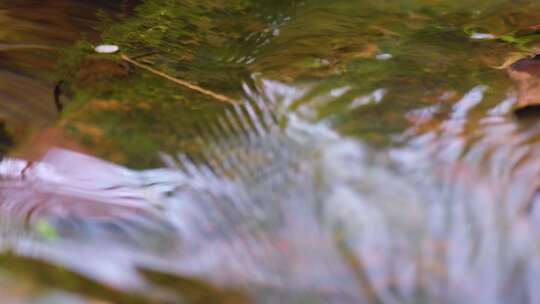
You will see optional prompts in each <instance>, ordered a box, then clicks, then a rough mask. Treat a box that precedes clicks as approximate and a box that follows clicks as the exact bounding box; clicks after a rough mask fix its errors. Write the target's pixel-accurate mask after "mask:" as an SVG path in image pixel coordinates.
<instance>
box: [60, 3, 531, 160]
mask: <svg viewBox="0 0 540 304" xmlns="http://www.w3.org/2000/svg"><path fill="white" fill-rule="evenodd" d="M538 7H539V5H538V4H536V3H534V2H526V3H524V4H523V5H519V6H513V5H509V4H508V3H507V2H506V1H476V2H475V4H471V3H469V2H463V1H453V2H452V1H443V2H437V4H435V3H433V1H428V0H425V1H402V2H400V4H399V5H397V4H396V3H382V2H381V3H378V2H377V3H374V2H366V1H337V2H336V1H333V2H331V3H330V2H327V1H306V2H300V1H298V2H296V1H291V2H286V1H283V2H280V1H278V2H271V1H247V0H237V1H182V2H181V3H179V2H176V1H165V0H151V1H150V0H149V1H145V2H144V3H143V4H141V5H140V6H139V7H137V8H136V11H135V14H134V15H133V16H132V17H128V18H126V19H124V20H121V21H119V22H118V21H117V22H109V23H108V24H109V27H107V28H106V29H104V32H103V34H102V38H103V41H102V42H103V43H110V44H117V45H119V46H120V47H121V52H123V53H125V54H127V55H129V56H132V57H137V56H139V55H141V54H143V55H145V56H141V57H140V58H137V60H139V61H140V62H141V63H143V64H146V65H149V66H151V67H153V68H154V69H157V70H160V71H163V72H164V73H167V74H169V75H171V76H173V77H176V78H179V79H183V80H187V81H190V82H192V83H194V84H197V85H199V86H201V87H204V88H206V89H209V90H212V91H215V92H218V93H220V94H225V95H227V96H230V97H232V98H235V99H238V100H240V99H242V98H243V90H242V85H247V86H249V87H255V86H256V83H255V82H256V80H254V77H253V75H259V76H257V78H259V79H261V78H264V79H273V80H277V81H280V82H284V83H288V84H291V85H299V84H310V85H311V86H314V89H312V90H311V91H310V93H308V94H307V95H306V96H305V97H304V98H302V99H301V100H299V101H297V102H296V103H295V107H300V106H301V105H305V104H310V103H312V101H313V100H314V98H315V97H317V96H321V95H325V94H326V95H327V94H329V93H330V92H331V91H332V90H334V89H336V88H339V87H347V88H348V92H347V93H346V94H344V95H342V96H339V97H337V98H334V100H332V101H331V102H329V103H325V104H324V105H322V106H318V107H317V112H318V114H317V116H318V119H326V118H330V119H331V121H332V124H334V125H335V128H336V129H338V130H339V131H340V132H342V133H344V134H347V135H351V136H355V137H359V138H362V139H364V140H367V141H368V142H371V143H373V144H377V145H389V144H392V135H394V134H399V133H400V132H402V131H403V130H404V129H405V128H407V126H408V124H409V122H408V121H407V119H406V118H405V113H407V112H408V111H411V110H414V109H417V108H421V107H424V106H431V105H433V104H434V103H441V102H442V101H440V100H438V96H441V95H442V94H443V93H444V92H455V94H456V96H458V97H459V96H460V95H462V94H464V93H465V92H466V91H468V90H470V89H471V88H472V87H474V86H476V85H479V84H483V85H487V86H489V87H490V93H489V94H488V96H487V100H486V102H484V103H483V105H482V106H481V109H482V110H485V109H486V108H488V107H491V106H493V105H494V104H495V103H496V102H497V101H499V100H501V98H502V97H503V96H504V95H505V94H506V92H507V90H508V88H509V87H511V83H510V82H509V80H508V79H507V76H506V74H505V73H504V71H500V70H496V69H494V68H493V67H494V66H498V65H501V64H502V63H503V62H504V60H505V58H506V56H508V54H509V53H511V52H513V51H516V50H517V49H520V48H521V47H522V46H523V45H530V44H533V42H534V41H535V39H536V38H534V37H536V36H535V34H531V35H528V36H527V38H524V37H523V38H519V37H518V38H516V37H517V36H512V35H511V33H517V32H519V30H520V29H524V28H527V27H528V26H531V25H533V24H534V23H535V21H536V20H540V14H536V13H535V12H537V11H538V10H535V9H536V8H538ZM535 14H536V15H535ZM537 15H539V16H537ZM404 20H405V21H406V22H405V21H404ZM477 31H485V32H486V33H491V34H494V35H497V36H498V37H499V39H496V40H493V41H476V40H474V39H471V37H470V35H471V33H473V32H477ZM525 39H526V40H525ZM91 53H92V46H91V45H89V44H88V43H80V44H78V45H77V46H76V47H74V48H73V49H71V50H70V51H69V52H68V53H67V54H68V55H66V56H65V58H64V60H62V61H61V63H60V68H59V71H60V72H59V75H60V78H61V79H62V80H65V81H66V82H67V83H69V84H70V85H67V86H66V87H69V88H68V89H66V91H70V90H71V91H72V99H73V101H72V103H71V104H70V105H68V107H67V109H66V111H65V113H63V115H62V120H61V125H62V126H64V127H65V128H66V130H67V131H68V133H70V134H71V135H72V136H74V137H75V138H79V139H81V141H82V142H83V143H85V144H86V145H87V146H91V147H93V149H94V150H96V153H97V154H98V155H99V156H101V157H105V158H108V159H112V160H114V161H117V162H120V163H123V164H127V165H128V166H130V167H136V168H145V167H150V166H154V165H157V164H158V163H159V160H158V159H157V157H156V155H157V152H158V151H163V152H169V153H173V154H174V153H177V152H179V151H186V150H188V151H189V149H190V148H191V145H190V144H189V143H190V139H192V138H194V137H195V136H196V133H197V130H198V129H197V128H199V127H200V126H201V125H204V124H205V123H206V122H207V121H212V120H214V119H215V118H216V117H218V116H219V115H220V114H222V113H223V111H224V110H225V109H226V106H223V105H221V104H218V103H215V101H213V100H211V99H209V98H207V97H205V96H201V95H200V94H198V93H195V92H191V91H189V90H187V89H185V88H182V87H179V86H178V85H176V84H174V83H171V82H170V81H167V80H165V79H162V78H160V77H158V76H156V75H152V74H149V73H147V72H146V71H143V70H140V69H137V68H134V67H132V70H131V71H130V73H129V76H127V77H123V78H121V79H120V78H118V79H114V78H113V79H111V78H106V79H104V81H102V82H101V84H100V82H99V81H98V82H97V83H87V84H85V85H80V84H75V85H73V84H74V79H76V75H77V73H78V72H80V71H79V70H80V68H81V65H82V62H84V60H85V58H87V57H88V56H96V55H92V54H91ZM381 54H388V55H390V58H388V59H385V60H381V59H378V57H377V56H379V55H381ZM98 56H102V55H98ZM103 56H105V55H103ZM106 56H109V57H111V56H110V55H106ZM115 56H116V57H115ZM111 60H119V59H118V55H113V56H112V59H111ZM97 79H99V77H97ZM378 89H384V90H386V92H387V94H386V95H385V97H384V102H382V103H380V104H370V105H366V106H361V107H358V108H354V109H351V107H350V105H351V104H352V103H354V101H355V100H357V99H358V98H359V97H361V96H365V95H369V94H371V93H372V92H374V91H375V90H378ZM456 98H457V97H456ZM96 100H98V101H100V102H98V103H97V104H98V106H95V105H96V103H95V101H96ZM103 101H111V104H112V105H118V106H116V107H115V106H111V107H106V106H104V105H103V104H104V103H103ZM453 101H456V100H455V99H454V100H453ZM451 102H452V101H451ZM442 103H443V108H444V107H447V108H448V107H449V105H448V104H445V103H444V102H442ZM141 105H142V106H141ZM482 107H483V108H482ZM89 126H92V127H91V128H89Z"/></svg>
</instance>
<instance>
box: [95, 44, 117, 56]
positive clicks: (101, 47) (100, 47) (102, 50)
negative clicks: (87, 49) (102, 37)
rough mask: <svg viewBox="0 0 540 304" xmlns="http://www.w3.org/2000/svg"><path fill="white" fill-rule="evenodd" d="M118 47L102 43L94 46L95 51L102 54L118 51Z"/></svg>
mask: <svg viewBox="0 0 540 304" xmlns="http://www.w3.org/2000/svg"><path fill="white" fill-rule="evenodd" d="M119 49H120V47H118V45H114V44H102V45H98V46H96V48H95V50H96V52H97V53H102V54H112V53H116V52H118V50H119Z"/></svg>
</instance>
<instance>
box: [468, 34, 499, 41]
mask: <svg viewBox="0 0 540 304" xmlns="http://www.w3.org/2000/svg"><path fill="white" fill-rule="evenodd" d="M471 39H474V40H493V39H497V36H495V35H493V34H489V33H473V34H472V35H471Z"/></svg>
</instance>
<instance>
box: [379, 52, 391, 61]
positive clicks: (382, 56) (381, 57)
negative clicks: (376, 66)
mask: <svg viewBox="0 0 540 304" xmlns="http://www.w3.org/2000/svg"><path fill="white" fill-rule="evenodd" d="M392 57H393V56H392V54H388V53H383V54H378V55H377V56H375V58H377V59H378V60H388V59H392Z"/></svg>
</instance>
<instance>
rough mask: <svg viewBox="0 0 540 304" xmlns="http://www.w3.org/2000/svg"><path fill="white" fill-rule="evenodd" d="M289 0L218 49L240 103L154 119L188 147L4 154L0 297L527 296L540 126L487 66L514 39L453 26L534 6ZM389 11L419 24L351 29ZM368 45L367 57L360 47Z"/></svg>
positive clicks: (442, 299) (512, 25) (512, 299)
mask: <svg viewBox="0 0 540 304" xmlns="http://www.w3.org/2000/svg"><path fill="white" fill-rule="evenodd" d="M209 3H211V2H209ZM209 3H207V4H208V5H209ZM188 4H190V2H186V7H187V8H190V6H189V5H188ZM303 5H304V7H302V5H299V6H293V8H294V9H292V11H291V10H289V9H290V7H287V6H285V8H286V9H284V8H283V7H279V6H278V7H272V6H269V7H266V9H267V10H266V11H264V12H265V13H267V12H271V16H273V17H272V18H270V17H269V18H268V19H269V20H271V22H270V24H271V25H272V26H274V27H276V28H275V30H277V29H279V31H278V32H272V35H273V36H275V38H273V39H269V40H268V42H264V43H262V44H259V43H255V46H254V49H250V48H246V49H240V50H236V49H233V51H234V52H232V54H233V56H237V54H238V52H240V53H246V52H247V53H251V54H253V53H255V55H252V56H254V60H247V61H245V62H244V61H240V63H241V65H244V64H245V65H246V69H248V70H249V71H250V72H251V74H250V75H251V76H249V77H248V78H240V79H237V78H234V77H231V79H232V80H234V81H239V82H238V83H237V86H238V87H240V88H241V89H238V91H239V92H237V94H238V95H239V96H243V97H242V98H239V99H241V100H243V101H244V104H243V106H239V107H237V108H231V109H226V110H223V111H221V112H220V113H217V114H215V116H213V117H211V118H208V117H204V119H203V118H201V119H200V121H199V125H198V126H196V127H197V129H196V132H193V133H194V134H195V136H194V137H193V138H191V137H188V138H185V137H183V136H182V133H181V132H180V131H169V133H168V134H167V135H168V137H166V138H171V137H172V138H174V139H176V141H179V142H184V141H187V142H189V145H190V146H191V148H190V149H186V151H183V150H182V149H178V150H176V151H172V152H171V150H170V147H169V146H167V145H168V142H166V141H161V142H160V144H157V148H156V149H155V150H156V154H158V153H157V152H161V153H160V154H159V157H160V158H161V165H160V166H157V169H156V167H154V168H153V169H147V170H131V169H127V168H126V167H124V166H121V165H115V164H112V163H108V162H105V161H103V160H100V159H98V158H95V157H90V156H86V155H83V154H78V153H76V152H72V151H68V150H61V149H52V150H50V151H49V153H48V154H47V155H46V156H45V157H44V158H43V160H41V161H39V162H34V163H32V164H29V163H27V162H26V161H24V160H20V159H16V158H14V157H7V158H5V159H4V161H3V162H2V163H1V166H0V171H1V173H2V176H3V179H2V181H1V186H0V187H2V191H1V193H2V204H1V206H2V210H3V212H4V214H5V215H6V216H5V218H4V219H3V224H2V228H3V230H4V231H5V233H4V234H3V235H4V238H3V242H2V243H3V247H4V248H5V250H6V251H5V253H4V255H3V260H4V261H3V262H2V264H0V267H2V268H3V269H5V271H6V272H7V273H8V274H9V276H6V280H8V282H10V284H14V285H16V286H21V289H22V290H14V291H9V292H7V293H6V294H7V295H8V296H6V297H8V299H10V298H9V297H12V298H15V299H23V300H19V301H21V302H29V301H31V300H29V299H33V300H34V301H35V302H37V303H42V302H43V301H57V302H66V303H71V302H73V303H78V302H83V303H84V301H86V302H88V301H91V300H87V298H97V299H101V300H103V301H106V302H107V301H108V302H112V303H129V302H134V303H139V302H143V303H144V302H150V303H152V302H158V303H160V302H165V303H169V302H170V303H177V302H181V301H182V300H186V301H187V302H193V303H198V302H200V303H212V302H225V303H228V302H231V303H233V302H234V303H242V302H248V303H249V302H261V303H266V302H268V303H276V302H279V303H283V302H285V303H287V302H290V303H296V302H309V303H312V302H313V303H317V302H321V303H326V302H331V303H358V302H363V303H433V302H436V303H463V302H475V303H536V302H537V301H538V297H539V296H540V295H538V292H537V291H536V290H535V288H534V287H535V286H536V283H537V282H538V279H539V278H538V271H537V268H538V266H537V264H538V257H539V255H538V248H539V247H538V245H539V244H538V241H537V237H536V236H537V234H538V214H537V207H536V206H535V201H536V199H537V197H536V191H537V187H538V184H537V176H538V169H539V168H538V166H539V165H540V164H539V163H538V157H537V153H538V152H537V150H538V148H537V144H536V139H537V131H538V124H537V122H536V121H535V120H534V119H533V120H529V121H519V120H517V119H515V118H514V116H513V115H512V114H511V108H512V106H513V105H514V104H515V103H516V102H517V100H518V98H519V97H518V96H517V95H516V94H517V93H516V90H515V88H514V85H513V84H512V83H511V82H510V81H509V79H508V76H507V75H506V72H505V71H503V70H496V69H494V68H492V67H491V65H494V64H493V63H498V62H499V59H500V61H504V57H505V56H506V55H508V52H510V51H511V50H512V47H509V46H508V45H505V44H496V43H494V44H490V43H487V44H483V42H482V43H480V42H478V41H474V40H470V39H469V37H468V36H467V34H466V33H465V31H464V30H463V28H464V27H465V26H468V25H470V24H474V25H476V24H480V25H482V26H480V25H478V27H479V28H480V27H487V28H488V29H490V30H491V29H492V32H493V33H494V34H497V35H499V34H504V33H506V32H510V31H512V30H514V29H517V28H519V27H522V26H525V25H523V24H534V23H536V22H535V21H536V20H532V19H534V16H532V15H531V14H532V13H530V12H531V10H530V8H531V7H534V5H535V4H534V3H532V2H531V3H528V2H524V3H523V4H522V5H523V6H519V5H513V6H511V7H512V8H513V10H504V9H505V8H508V7H507V6H505V5H506V2H503V1H501V2H493V1H491V2H490V3H488V2H485V3H484V2H479V3H478V4H477V6H478V7H477V10H478V12H477V13H474V14H472V15H470V14H469V13H466V12H468V11H469V10H470V9H471V8H470V4H469V3H468V4H466V5H465V4H463V6H461V4H460V2H457V3H455V2H452V3H442V4H439V5H440V6H437V5H431V4H429V3H421V4H418V5H414V4H412V3H408V2H406V3H405V4H403V6H398V5H397V4H396V3H391V2H389V3H388V4H381V5H379V4H375V3H370V2H368V1H357V2H347V3H346V2H336V3H332V4H326V3H319V2H314V3H308V4H303ZM360 7H361V8H363V9H365V10H361V9H360ZM430 8H431V9H432V10H433V12H430V11H429V9H430ZM383 9H385V10H387V11H385V12H386V13H384V14H383V13H381V12H380V10H383ZM426 10H427V12H426ZM488 12H489V14H488ZM493 12H497V13H498V14H495V15H494V16H493ZM287 14H288V15H289V16H287ZM393 14H395V15H396V16H399V17H400V18H406V19H407V20H410V21H414V20H416V21H417V22H418V23H413V24H414V26H411V27H405V29H404V30H403V31H400V32H399V35H398V36H399V37H400V38H399V39H398V38H395V37H394V38H391V37H392V35H390V36H391V37H390V38H389V37H387V36H386V35H382V36H378V35H375V34H372V35H374V37H372V36H369V33H368V32H365V31H364V30H365V27H363V26H364V25H366V24H371V25H373V26H374V27H375V28H377V27H378V26H379V27H380V26H382V25H384V26H385V27H384V29H385V30H388V29H387V28H388V27H390V28H391V29H394V30H396V31H398V29H399V27H400V26H403V25H402V23H398V24H401V25H396V22H397V20H401V19H400V18H397V19H392V18H391V17H392V16H393ZM431 15H433V16H437V17H438V19H437V20H439V21H440V25H438V26H439V27H438V28H437V27H435V29H432V28H431V27H430V24H431V23H430V22H433V20H432V19H429V16H431ZM488 15H489V17H487V16H488ZM275 16H278V17H275ZM482 16H484V17H482ZM509 16H513V17H512V18H514V19H510V21H504V20H508V18H510V17H509ZM216 18H217V17H216ZM426 18H427V19H426ZM432 18H433V17H432ZM490 18H492V19H490ZM527 18H528V19H527ZM525 19H526V20H531V21H530V23H529V22H525V21H523V20H525ZM276 20H277V21H276ZM422 20H423V21H422ZM486 20H487V21H486ZM501 20H503V21H501ZM512 20H514V21H512ZM515 20H519V21H515ZM323 21H325V22H323ZM522 23H523V24H522ZM486 24H487V25H490V26H489V27H488V26H487V25H486ZM306 28H310V29H311V31H306ZM430 29H431V30H433V31H434V32H430V31H429V30H430ZM377 31H382V30H380V29H378V30H377ZM360 33H362V35H361V34H360ZM353 34H356V35H357V36H359V37H361V41H360V42H359V41H356V40H354V38H352V37H355V36H354V35H353ZM264 37H266V36H264ZM330 37H331V38H330ZM164 39H166V38H164ZM330 39H335V40H333V42H329V41H328V40H330ZM394 40H396V41H394ZM164 41H165V42H167V40H164ZM245 41H250V40H249V39H248V38H246V40H245ZM256 41H264V40H258V39H256ZM403 41H405V42H403ZM323 42H325V43H326V44H324V43H323ZM370 42H371V43H377V44H378V45H379V48H381V51H378V52H374V53H373V54H367V53H370V52H367V51H366V54H361V55H358V53H359V52H361V51H363V50H365V48H366V47H365V45H366V43H370ZM250 43H251V42H250ZM331 43H334V44H337V45H339V47H337V48H335V47H332V48H331V49H325V47H326V46H327V45H330V44H331ZM392 43H394V44H395V45H392ZM385 44H386V45H387V46H386V48H385V49H384V50H383V47H382V46H384V45H385ZM314 45H316V46H320V47H314ZM347 47H349V49H348V50H350V49H352V50H353V51H345V52H343V53H342V52H340V51H336V50H337V49H340V48H347ZM286 51H289V52H286ZM386 52H387V53H388V54H392V58H390V59H385V58H387V57H386V56H383V57H380V56H379V59H377V56H378V55H381V54H386ZM257 53H259V54H260V55H256V54H257ZM339 54H349V55H341V57H340V56H339ZM351 54H353V55H351ZM207 55H208V57H207V60H208V61H209V62H213V61H212V60H218V61H219V60H221V59H219V58H223V57H219V56H218V57H216V58H218V59H215V58H214V57H212V54H207ZM325 56H335V58H334V57H332V58H325ZM484 56H487V59H486V58H484ZM364 57H367V58H364ZM372 57H373V58H372ZM306 58H309V60H306ZM313 58H316V60H314V61H313V60H312V59H313ZM351 58H352V59H351ZM324 60H327V61H328V64H327V63H326V61H324ZM306 61H307V63H306ZM331 62H333V63H331ZM345 63H347V64H345ZM330 64H331V65H332V67H331V68H326V67H325V66H327V65H330ZM306 65H307V67H306ZM289 67H294V68H291V69H290V70H289V69H288V68H289ZM195 71H196V69H195ZM192 72H193V71H192ZM193 73H195V72H193ZM224 73H225V74H226V73H227V72H224ZM220 76H221V74H220V72H217V75H216V76H215V78H216V79H217V80H219V79H221V78H220ZM194 77H202V78H203V80H204V77H205V76H204V75H203V76H201V75H198V74H195V76H194ZM213 77H214V76H213ZM242 77H243V76H242ZM361 80H364V81H361ZM242 84H243V85H242ZM132 89H133V90H136V88H132ZM190 98H196V97H193V96H191V95H190ZM171 100H174V99H173V98H172V97H171V98H170V99H169V101H171ZM156 107H157V106H156ZM173 109H174V110H177V111H180V110H184V111H193V109H191V108H189V107H185V108H182V107H180V106H175V107H173ZM152 110H155V109H152ZM152 110H150V111H152ZM156 111H157V110H156ZM113 112H114V111H113ZM143 113H146V112H143ZM188 113H191V112H188ZM97 114H100V113H99V112H98V113H97ZM97 114H95V115H93V116H91V119H88V118H86V117H83V119H82V121H84V122H85V123H89V122H92V120H94V121H93V122H94V123H96V124H98V123H99V122H101V120H100V118H99V117H98V115H97ZM101 114H106V115H109V117H110V116H111V115H113V117H114V113H113V114H111V112H110V111H109V112H107V111H105V112H101ZM66 115H68V116H67V118H68V119H69V113H68V114H66ZM144 117H145V118H148V117H149V116H144ZM150 117H151V116H150ZM78 119H81V118H80V117H79V118H78ZM129 119H130V120H135V121H136V120H137V116H130V117H129ZM75 121H77V120H75ZM122 123H123V121H121V120H120V125H119V127H120V128H121V127H122ZM167 125H168V122H167V121H162V122H160V126H167ZM173 130H174V129H173ZM188 131H190V130H188ZM148 134H150V135H148ZM143 135H146V136H158V135H155V134H153V133H152V132H148V133H143ZM157 138H158V140H161V139H162V138H161V137H157ZM135 143H137V142H135ZM116 144H118V145H119V147H118V149H122V145H125V142H122V141H117V142H116ZM131 148H134V149H136V148H138V146H136V145H133V146H132V147H131ZM193 151H195V152H193ZM94 153H96V154H98V155H100V156H103V157H108V158H112V157H110V155H109V154H108V153H107V152H103V151H100V147H95V149H94ZM134 153H136V152H134ZM128 165H131V164H129V163H128ZM63 269H65V270H67V271H64V270H63ZM40 272H47V273H50V279H49V278H47V279H42V278H41V276H40V275H39V274H40ZM13 274H15V275H17V276H14V277H12V275H13ZM13 278H21V279H20V281H19V279H13ZM6 286H9V285H6ZM27 286H28V287H27ZM66 293H67V294H66ZM55 297H59V298H55ZM51 298H53V299H55V300H50V299H51Z"/></svg>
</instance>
